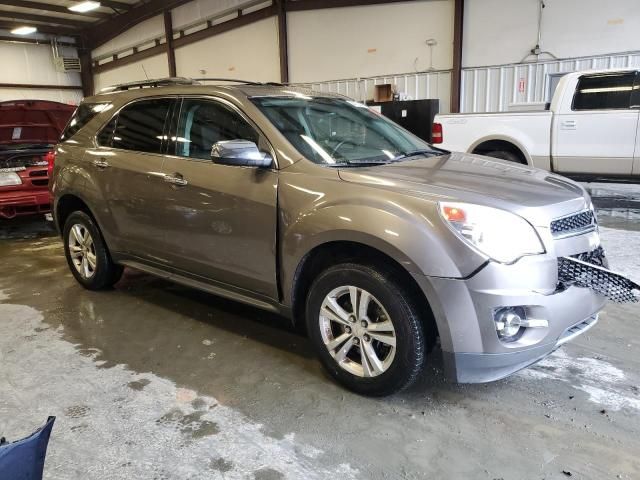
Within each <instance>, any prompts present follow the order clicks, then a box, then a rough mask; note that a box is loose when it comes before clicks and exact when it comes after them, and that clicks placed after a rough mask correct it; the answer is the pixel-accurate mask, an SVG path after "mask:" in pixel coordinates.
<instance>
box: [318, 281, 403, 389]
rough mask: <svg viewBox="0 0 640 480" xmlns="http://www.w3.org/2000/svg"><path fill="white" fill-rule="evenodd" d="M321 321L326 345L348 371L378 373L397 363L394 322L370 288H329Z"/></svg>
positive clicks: (321, 311) (358, 374)
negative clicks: (330, 289) (394, 360)
mask: <svg viewBox="0 0 640 480" xmlns="http://www.w3.org/2000/svg"><path fill="white" fill-rule="evenodd" d="M319 322H320V332H321V335H322V341H323V342H324V344H325V347H326V348H327V350H328V351H329V353H330V354H331V356H332V357H333V359H334V360H335V361H336V362H337V363H338V365H340V367H341V368H343V369H344V370H346V371H347V372H349V373H351V374H353V375H356V376H358V377H376V376H378V375H381V374H383V373H384V372H386V371H387V370H388V369H389V367H390V366H391V364H392V363H393V359H394V357H395V353H396V332H395V328H394V327H393V322H392V320H391V318H390V317H389V314H388V313H387V311H386V310H385V308H384V306H383V305H382V304H381V303H380V302H379V301H378V299H376V298H375V297H374V296H373V295H372V294H371V293H369V292H367V291H366V290H364V289H362V288H358V287H354V286H347V285H345V286H341V287H338V288H335V289H334V290H332V291H331V292H329V294H328V295H327V296H326V297H325V299H324V301H323V302H322V306H321V308H320V315H319Z"/></svg>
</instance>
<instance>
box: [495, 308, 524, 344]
mask: <svg viewBox="0 0 640 480" xmlns="http://www.w3.org/2000/svg"><path fill="white" fill-rule="evenodd" d="M523 313H524V312H522V311H521V309H520V308H503V309H501V310H498V311H497V312H496V313H495V314H494V316H493V320H494V322H496V331H497V332H498V337H500V339H501V340H505V341H512V340H516V339H517V337H518V335H519V334H520V331H521V330H522V329H523V327H522V323H523V320H524V318H523V317H524V314H523Z"/></svg>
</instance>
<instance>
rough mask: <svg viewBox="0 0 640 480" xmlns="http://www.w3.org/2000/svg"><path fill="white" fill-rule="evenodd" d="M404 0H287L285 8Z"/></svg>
mask: <svg viewBox="0 0 640 480" xmlns="http://www.w3.org/2000/svg"><path fill="white" fill-rule="evenodd" d="M406 1H407V0H287V10H288V11H290V12H300V11H303V10H320V9H322V8H342V7H362V6H366V5H380V4H383V3H398V2H406ZM413 1H415V0H413Z"/></svg>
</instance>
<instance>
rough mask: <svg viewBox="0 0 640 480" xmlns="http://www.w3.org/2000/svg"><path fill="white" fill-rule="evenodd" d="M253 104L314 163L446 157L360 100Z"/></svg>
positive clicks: (270, 100) (297, 99) (271, 100)
mask: <svg viewBox="0 0 640 480" xmlns="http://www.w3.org/2000/svg"><path fill="white" fill-rule="evenodd" d="M251 100H252V101H253V102H254V103H255V104H256V105H257V107H258V108H259V109H260V110H261V111H262V112H263V113H264V114H265V115H266V116H267V117H268V118H269V120H270V121H271V122H272V123H273V124H274V125H275V126H276V127H277V128H278V130H280V132H282V134H283V135H284V136H285V137H286V138H287V140H289V141H290V142H291V143H292V144H293V146H294V147H295V148H296V149H297V150H298V151H299V152H300V153H301V154H302V155H304V156H305V157H306V158H308V159H309V160H311V161H313V162H315V163H321V164H326V165H333V166H354V165H355V166H357V165H371V164H384V163H390V162H394V161H400V160H402V159H405V158H409V157H411V156H417V155H424V156H437V155H442V154H443V153H444V151H443V150H438V149H436V148H434V147H432V146H431V145H429V144H428V143H426V142H425V141H423V140H421V139H419V138H418V137H416V136H415V135H413V134H411V133H409V132H407V131H406V130H404V129H403V128H401V127H399V126H398V125H396V124H395V123H393V122H391V121H390V120H388V119H386V118H385V117H383V116H382V115H380V114H378V113H377V112H375V111H373V110H371V109H369V108H368V107H367V106H366V105H363V104H361V103H358V102H354V101H350V100H346V99H341V98H327V97H316V98H313V97H308V96H305V95H297V96H295V97H254V98H252V99H251Z"/></svg>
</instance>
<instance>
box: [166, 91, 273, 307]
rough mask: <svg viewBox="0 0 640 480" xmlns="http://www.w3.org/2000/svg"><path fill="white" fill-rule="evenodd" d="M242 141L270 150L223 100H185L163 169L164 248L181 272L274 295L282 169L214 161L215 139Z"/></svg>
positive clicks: (261, 138)
mask: <svg viewBox="0 0 640 480" xmlns="http://www.w3.org/2000/svg"><path fill="white" fill-rule="evenodd" d="M240 139H242V140H250V141H252V142H254V143H256V144H257V145H258V146H259V147H260V148H261V149H263V150H265V151H270V146H269V144H268V143H267V141H266V139H265V138H264V137H263V136H262V134H260V133H259V132H258V131H257V129H256V128H255V127H254V126H253V125H252V124H251V123H250V122H249V121H248V120H247V119H246V117H244V115H243V114H242V113H241V112H240V111H239V110H237V109H236V107H234V106H232V105H231V104H229V103H227V102H226V101H224V100H215V99H201V98H186V99H184V100H183V102H182V106H181V108H180V114H179V117H178V121H177V130H176V133H175V135H173V136H172V137H171V143H170V144H169V149H170V152H169V155H167V157H166V160H165V162H164V166H163V173H164V175H165V176H166V180H167V181H166V183H165V184H164V197H165V198H164V200H163V202H162V206H163V212H162V214H163V218H164V229H165V237H166V240H165V241H166V252H167V255H168V256H169V258H170V261H171V263H172V266H173V267H175V268H176V269H179V270H182V271H185V272H188V273H190V274H195V275H198V276H200V277H204V278H207V279H210V280H216V281H219V282H223V283H225V284H228V285H232V286H235V287H238V288H242V289H245V290H249V291H252V292H256V293H260V294H264V295H268V296H270V297H271V298H277V286H276V224H277V203H276V202H277V186H278V185H277V184H278V174H277V170H275V169H263V168H253V167H240V166H229V165H220V164H215V163H213V161H212V159H211V148H212V146H213V144H214V143H216V142H218V141H221V140H240ZM270 153H271V152H270ZM274 167H275V166H274Z"/></svg>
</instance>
